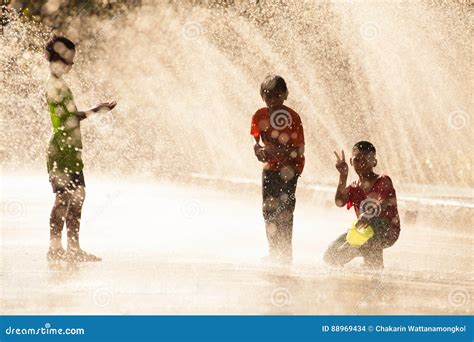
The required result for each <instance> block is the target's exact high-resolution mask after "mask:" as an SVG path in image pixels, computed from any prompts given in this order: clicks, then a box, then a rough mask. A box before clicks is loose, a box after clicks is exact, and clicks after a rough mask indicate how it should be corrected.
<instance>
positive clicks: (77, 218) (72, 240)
mask: <svg viewBox="0 0 474 342" xmlns="http://www.w3.org/2000/svg"><path fill="white" fill-rule="evenodd" d="M85 197H86V190H85V189H84V187H83V186H79V187H78V188H77V189H76V190H74V191H71V192H69V210H68V211H67V215H66V226H67V245H68V249H70V248H74V249H80V245H79V230H80V227H81V214H82V205H83V203H84V199H85Z"/></svg>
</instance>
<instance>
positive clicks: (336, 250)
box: [324, 233, 361, 266]
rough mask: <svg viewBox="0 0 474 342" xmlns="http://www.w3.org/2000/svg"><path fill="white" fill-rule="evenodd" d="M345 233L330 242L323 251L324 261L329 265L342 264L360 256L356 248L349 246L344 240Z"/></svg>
mask: <svg viewBox="0 0 474 342" xmlns="http://www.w3.org/2000/svg"><path fill="white" fill-rule="evenodd" d="M346 235H347V234H346V233H344V234H342V235H341V236H339V237H338V238H337V239H336V240H335V241H334V242H333V243H331V244H330V245H329V247H328V249H327V250H326V252H325V253H324V261H325V262H326V263H327V264H329V265H331V266H344V265H345V264H347V263H348V262H349V261H351V260H352V259H354V258H355V257H358V256H361V252H360V250H359V249H358V248H355V247H351V246H350V245H349V244H348V243H347V241H346Z"/></svg>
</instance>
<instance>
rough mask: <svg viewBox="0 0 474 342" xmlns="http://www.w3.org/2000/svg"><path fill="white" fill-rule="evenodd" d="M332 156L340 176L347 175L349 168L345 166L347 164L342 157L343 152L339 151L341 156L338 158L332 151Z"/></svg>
mask: <svg viewBox="0 0 474 342" xmlns="http://www.w3.org/2000/svg"><path fill="white" fill-rule="evenodd" d="M334 155H335V156H336V158H337V161H336V169H337V171H339V173H340V174H341V175H343V176H347V175H348V174H349V167H348V166H347V163H346V157H345V155H344V151H343V150H341V156H339V154H338V153H337V152H336V151H334Z"/></svg>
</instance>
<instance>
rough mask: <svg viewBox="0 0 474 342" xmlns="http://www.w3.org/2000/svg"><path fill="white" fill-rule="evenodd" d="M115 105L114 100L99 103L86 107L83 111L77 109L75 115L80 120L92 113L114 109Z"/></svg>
mask: <svg viewBox="0 0 474 342" xmlns="http://www.w3.org/2000/svg"><path fill="white" fill-rule="evenodd" d="M116 105H117V102H115V101H112V102H104V103H100V104H98V105H97V106H95V107H94V108H92V109H88V110H85V111H78V112H77V116H78V117H79V119H80V120H83V119H85V118H87V117H89V116H91V115H92V114H94V113H99V112H108V111H111V110H112V109H114V107H115V106H116Z"/></svg>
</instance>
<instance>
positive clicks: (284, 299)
mask: <svg viewBox="0 0 474 342" xmlns="http://www.w3.org/2000/svg"><path fill="white" fill-rule="evenodd" d="M290 302H291V293H290V291H288V289H286V288H284V287H279V288H276V289H275V290H273V291H272V304H273V305H275V306H277V307H280V308H281V307H283V306H287V305H289V304H290Z"/></svg>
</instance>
